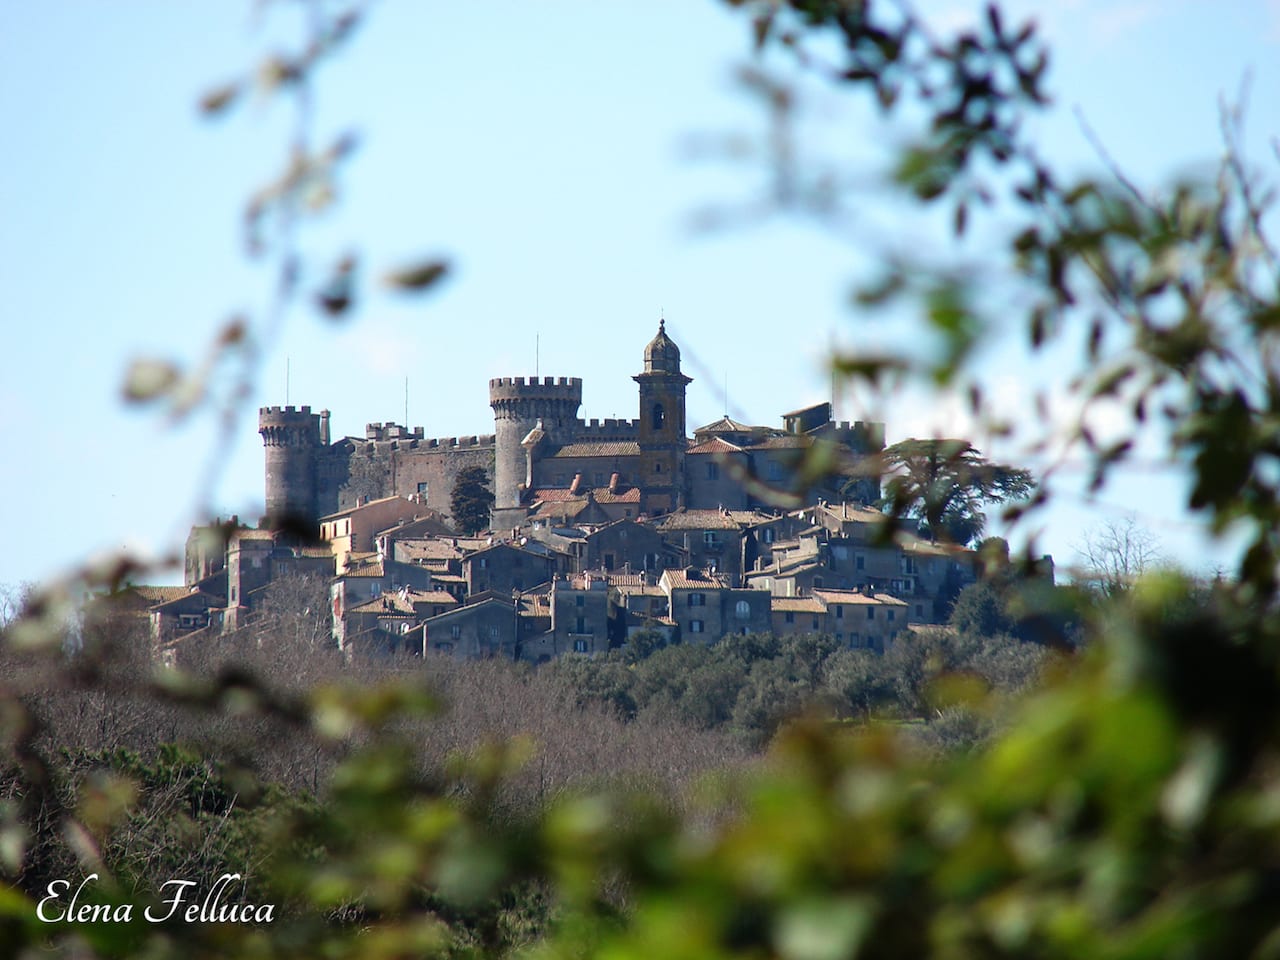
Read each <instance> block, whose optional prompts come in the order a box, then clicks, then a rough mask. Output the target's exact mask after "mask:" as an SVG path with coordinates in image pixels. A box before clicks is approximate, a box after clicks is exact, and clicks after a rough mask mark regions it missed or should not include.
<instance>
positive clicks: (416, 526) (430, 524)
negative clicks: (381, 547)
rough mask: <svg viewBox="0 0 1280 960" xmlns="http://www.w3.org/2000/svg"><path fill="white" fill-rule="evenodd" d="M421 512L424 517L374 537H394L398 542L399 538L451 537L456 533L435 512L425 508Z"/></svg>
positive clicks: (389, 528) (395, 526)
mask: <svg viewBox="0 0 1280 960" xmlns="http://www.w3.org/2000/svg"><path fill="white" fill-rule="evenodd" d="M422 511H423V513H424V514H426V516H421V517H418V518H417V519H414V520H409V521H406V522H405V523H397V524H393V525H392V526H390V527H387V528H386V529H385V530H379V531H378V532H377V533H376V534H375V536H379V537H385V536H389V535H394V536H395V538H396V539H397V540H399V539H401V538H404V539H416V538H420V537H423V536H441V537H451V536H453V535H454V534H455V533H456V532H457V531H455V530H454V529H453V528H452V527H450V526H449V525H448V524H447V523H445V522H444V518H443V517H441V516H440V514H438V513H436V511H434V510H428V509H427V508H426V507H423V508H422Z"/></svg>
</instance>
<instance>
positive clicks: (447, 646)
mask: <svg viewBox="0 0 1280 960" xmlns="http://www.w3.org/2000/svg"><path fill="white" fill-rule="evenodd" d="M436 650H438V651H439V652H440V653H453V644H452V643H437V644H436Z"/></svg>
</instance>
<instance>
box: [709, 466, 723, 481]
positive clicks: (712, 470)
mask: <svg viewBox="0 0 1280 960" xmlns="http://www.w3.org/2000/svg"><path fill="white" fill-rule="evenodd" d="M707 479H708V480H719V479H720V464H718V463H708V464H707Z"/></svg>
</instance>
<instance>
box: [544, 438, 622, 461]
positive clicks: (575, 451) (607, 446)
mask: <svg viewBox="0 0 1280 960" xmlns="http://www.w3.org/2000/svg"><path fill="white" fill-rule="evenodd" d="M638 456H640V443H639V442H638V441H636V440H601V441H594V442H593V441H588V442H585V443H566V444H565V445H564V446H562V447H560V449H558V450H557V451H556V452H555V453H553V454H551V457H550V458H549V459H554V458H556V457H638Z"/></svg>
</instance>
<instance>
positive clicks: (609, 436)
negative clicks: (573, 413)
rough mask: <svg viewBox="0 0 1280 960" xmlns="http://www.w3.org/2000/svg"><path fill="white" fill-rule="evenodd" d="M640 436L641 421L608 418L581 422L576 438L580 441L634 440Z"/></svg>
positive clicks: (593, 418)
mask: <svg viewBox="0 0 1280 960" xmlns="http://www.w3.org/2000/svg"><path fill="white" fill-rule="evenodd" d="M639 435H640V421H639V420H622V419H614V418H613V417H606V418H605V419H599V418H597V417H592V418H591V419H590V420H579V421H578V425H577V429H576V431H575V437H576V439H579V440H634V439H635V438H636V437H638V436H639Z"/></svg>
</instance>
